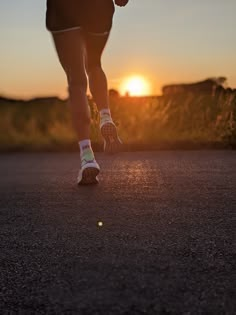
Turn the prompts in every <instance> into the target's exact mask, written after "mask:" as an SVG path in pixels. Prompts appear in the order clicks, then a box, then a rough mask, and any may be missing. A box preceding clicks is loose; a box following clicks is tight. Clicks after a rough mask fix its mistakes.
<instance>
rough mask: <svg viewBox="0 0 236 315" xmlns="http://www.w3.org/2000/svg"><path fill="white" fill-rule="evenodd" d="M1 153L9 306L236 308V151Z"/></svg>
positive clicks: (16, 310) (1, 242)
mask: <svg viewBox="0 0 236 315" xmlns="http://www.w3.org/2000/svg"><path fill="white" fill-rule="evenodd" d="M97 161H98V162H99V164H100V166H101V169H102V172H101V175H100V183H99V185H97V186H89V187H77V185H76V177H77V172H78V167H79V155H78V154H75V153H68V154H67V153H60V154H58V153H37V154H36V153H31V154H22V153H21V154H4V155H1V156H0V174H1V177H0V314H82V315H83V314H85V315H86V314H104V315H110V314H115V315H116V314H127V315H129V314H131V315H132V314H151V315H152V314H155V315H156V314H186V315H187V314H188V315H189V314H194V315H195V314H214V315H217V314H236V302H235V301H236V296H235V287H236V282H235V280H236V279H235V252H236V250H235V223H236V215H235V213H236V152H235V151H160V152H132V153H121V154H119V155H117V156H111V157H109V156H104V155H103V154H102V153H98V154H97Z"/></svg>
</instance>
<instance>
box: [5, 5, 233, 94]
mask: <svg viewBox="0 0 236 315" xmlns="http://www.w3.org/2000/svg"><path fill="white" fill-rule="evenodd" d="M45 10H46V0H20V1H19V0H0V43H1V44H0V95H5V96H10V97H20V98H31V97H37V96H55V95H56V96H59V97H65V96H66V94H67V84H66V78H65V75H64V72H63V70H62V68H61V66H60V64H59V62H58V60H57V56H56V53H55V50H54V47H53V43H52V40H51V36H50V33H49V32H48V31H47V30H46V28H45ZM235 12H236V1H235V0H225V1H222V0H197V1H196V0H178V1H177V0H130V2H129V4H128V5H127V7H125V8H118V7H117V9H116V13H115V16H114V23H113V29H112V32H111V36H110V40H109V43H108V45H107V47H106V50H105V52H104V55H103V67H104V69H105V72H106V74H107V77H108V82H109V88H115V89H118V90H119V91H121V90H120V86H121V85H122V82H124V80H126V79H127V78H128V77H130V76H131V75H133V74H137V75H141V76H143V77H144V78H145V80H147V82H148V83H149V84H150V93H151V94H155V95H157V94H160V91H161V87H162V86H163V85H164V84H169V83H178V82H181V83H183V82H184V83H185V82H194V81H198V80H202V79H205V78H208V77H217V76H226V77H227V78H228V85H229V86H231V87H234V88H236V58H235V56H236V41H235V38H236V19H235Z"/></svg>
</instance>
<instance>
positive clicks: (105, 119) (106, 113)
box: [100, 108, 113, 126]
mask: <svg viewBox="0 0 236 315" xmlns="http://www.w3.org/2000/svg"><path fill="white" fill-rule="evenodd" d="M106 123H113V120H112V118H111V111H110V109H109V108H104V109H102V110H100V126H103V125H104V124H106Z"/></svg>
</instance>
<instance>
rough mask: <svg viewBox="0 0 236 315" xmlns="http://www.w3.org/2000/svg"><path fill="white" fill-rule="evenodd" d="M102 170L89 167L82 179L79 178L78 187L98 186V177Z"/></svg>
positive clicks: (83, 172)
mask: <svg viewBox="0 0 236 315" xmlns="http://www.w3.org/2000/svg"><path fill="white" fill-rule="evenodd" d="M99 172H100V170H99V169H98V168H95V167H87V168H85V169H84V170H83V171H82V176H81V179H79V178H78V185H95V184H98V179H97V176H98V174H99Z"/></svg>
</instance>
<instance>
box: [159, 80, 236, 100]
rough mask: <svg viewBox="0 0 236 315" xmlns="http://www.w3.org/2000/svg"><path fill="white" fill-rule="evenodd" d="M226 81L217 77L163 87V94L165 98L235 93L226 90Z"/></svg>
mask: <svg viewBox="0 0 236 315" xmlns="http://www.w3.org/2000/svg"><path fill="white" fill-rule="evenodd" d="M226 81H227V79H226V78H225V77H217V78H209V79H206V80H203V81H199V82H194V83H182V84H170V85H165V86H163V88H162V93H163V95H164V96H165V95H175V94H184V93H193V94H204V95H214V94H215V93H217V91H218V92H219V91H220V92H223V91H227V90H228V91H231V92H234V91H235V90H233V89H230V88H228V89H226V87H225V83H226Z"/></svg>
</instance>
